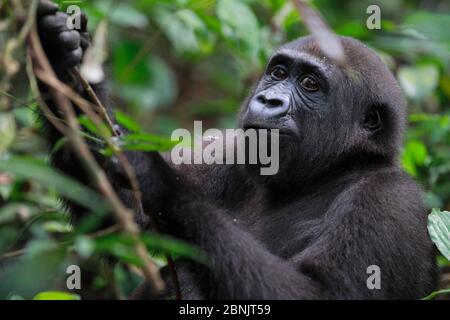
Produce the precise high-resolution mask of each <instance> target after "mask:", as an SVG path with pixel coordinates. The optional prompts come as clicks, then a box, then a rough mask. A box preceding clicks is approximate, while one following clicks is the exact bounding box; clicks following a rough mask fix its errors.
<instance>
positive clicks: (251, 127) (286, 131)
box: [243, 124, 292, 136]
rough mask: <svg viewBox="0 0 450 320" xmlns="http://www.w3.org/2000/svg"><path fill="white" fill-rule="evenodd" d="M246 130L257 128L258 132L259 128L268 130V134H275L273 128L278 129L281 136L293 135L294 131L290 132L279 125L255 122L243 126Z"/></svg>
mask: <svg viewBox="0 0 450 320" xmlns="http://www.w3.org/2000/svg"><path fill="white" fill-rule="evenodd" d="M243 129H244V131H247V130H251V129H253V130H256V131H257V132H258V130H267V133H268V134H273V133H274V132H273V131H272V130H278V134H279V135H280V136H292V132H289V131H288V130H286V129H280V128H277V127H269V126H262V125H254V124H246V125H244V126H243Z"/></svg>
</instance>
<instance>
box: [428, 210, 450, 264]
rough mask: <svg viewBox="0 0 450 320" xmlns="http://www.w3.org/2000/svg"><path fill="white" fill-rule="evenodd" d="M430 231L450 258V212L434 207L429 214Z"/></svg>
mask: <svg viewBox="0 0 450 320" xmlns="http://www.w3.org/2000/svg"><path fill="white" fill-rule="evenodd" d="M428 233H429V234H430V237H431V240H433V242H434V243H435V244H436V247H437V248H438V249H439V251H440V252H441V253H442V255H443V256H444V257H446V258H447V259H448V260H450V212H448V211H440V210H438V209H433V210H432V212H431V214H430V215H428Z"/></svg>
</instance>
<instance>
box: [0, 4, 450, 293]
mask: <svg viewBox="0 0 450 320" xmlns="http://www.w3.org/2000/svg"><path fill="white" fill-rule="evenodd" d="M59 2H63V1H59ZM24 3H28V2H27V1H25V2H24ZM311 3H312V5H313V6H314V7H316V8H317V9H318V10H320V12H321V13H322V15H323V16H324V17H325V19H326V20H327V21H328V23H329V24H330V26H331V28H332V29H333V30H334V31H336V32H337V33H338V34H341V35H347V36H352V37H355V38H358V39H360V40H362V41H364V42H365V43H367V44H368V45H369V46H371V47H372V48H374V49H375V50H377V52H378V53H379V54H380V56H381V57H382V58H383V60H384V61H385V62H386V63H387V65H388V66H389V68H390V69H391V70H392V72H393V73H394V74H395V75H396V76H397V78H398V80H399V83H400V85H401V86H402V88H403V90H404V92H405V95H406V97H407V99H408V102H409V124H410V125H409V129H408V131H407V134H406V141H405V145H404V150H403V153H402V163H403V165H404V167H405V169H406V170H407V171H408V172H409V173H410V174H411V175H413V176H414V177H415V178H416V179H417V180H418V181H419V182H420V183H421V184H422V185H423V187H424V189H425V191H426V203H427V206H428V207H429V208H430V211H431V208H433V207H438V208H442V209H443V210H444V209H446V210H450V147H449V146H450V104H449V102H450V33H449V30H450V13H449V12H450V3H449V2H448V1H441V0H429V1H426V0H384V1H375V0H370V1H366V0H362V1H360V0H354V1H336V0H313V1H311ZM371 4H377V5H379V6H380V8H381V14H382V29H381V30H368V29H367V28H366V19H367V17H368V15H367V14H366V8H367V7H368V6H369V5H371ZM62 6H64V5H63V4H62ZM81 7H82V9H83V10H84V11H85V12H86V13H87V15H88V17H89V19H90V29H91V30H92V31H93V30H95V28H96V26H97V25H98V24H99V22H100V21H106V22H107V23H108V44H109V45H108V46H109V47H108V52H109V57H108V61H107V70H108V73H109V74H111V85H112V95H113V98H114V99H115V100H116V101H117V102H118V114H117V116H118V120H119V121H120V123H121V124H123V125H124V126H126V127H127V128H128V129H129V130H130V131H131V132H132V133H133V135H131V137H129V138H128V140H126V141H125V146H128V147H129V148H130V149H132V148H134V149H137V150H147V151H151V150H161V149H167V148H170V144H168V143H167V140H165V139H163V138H161V139H158V138H155V136H154V135H153V134H158V135H161V136H167V135H169V134H170V133H171V132H172V131H173V130H174V129H176V128H180V127H186V128H191V126H192V124H193V120H194V119H195V120H203V121H204V123H206V124H207V125H208V126H210V127H233V126H234V124H235V114H236V111H237V110H238V109H239V106H240V103H241V101H242V100H243V99H244V98H245V97H246V95H247V94H248V92H249V90H250V85H251V84H252V83H253V81H255V80H256V79H258V77H259V75H260V74H261V72H262V68H263V67H264V65H265V62H266V61H267V59H268V57H269V56H270V54H271V52H272V51H273V50H274V48H276V47H277V46H278V45H280V44H281V43H283V42H286V41H289V40H293V39H295V38H297V37H299V36H302V35H306V34H307V31H306V29H305V27H304V25H303V24H302V21H301V18H300V17H299V15H298V13H297V12H296V11H295V9H294V7H293V5H292V4H291V2H290V1H286V0H216V1H215V0H165V1H164V0H159V1H156V0H135V1H110V0H93V1H82V2H81ZM23 15H24V12H19V11H18V10H15V8H14V7H13V3H12V2H10V1H2V2H1V4H0V160H1V162H0V282H1V283H2V285H1V286H0V298H9V299H21V298H27V299H30V298H33V297H35V299H78V298H79V296H80V297H81V298H83V299H87V298H99V297H101V298H124V297H127V296H128V295H129V294H130V292H131V291H132V290H133V289H134V288H135V287H136V286H137V285H138V284H139V283H140V282H142V279H141V277H140V275H139V274H138V273H137V272H136V271H135V268H133V267H130V265H139V264H140V261H139V259H138V258H137V257H136V256H134V255H132V254H131V253H130V252H132V250H131V247H130V246H131V245H132V241H131V240H130V239H124V238H123V236H121V235H120V234H117V233H116V232H114V230H112V231H111V230H109V231H110V232H108V230H106V234H99V233H95V232H94V230H96V226H97V225H98V224H99V223H100V222H101V220H102V219H103V218H104V212H105V210H106V209H107V206H106V204H105V203H104V201H103V200H102V199H101V197H100V196H99V195H98V194H97V193H95V192H93V191H91V190H88V189H85V188H84V187H83V186H80V185H79V184H78V183H77V182H74V181H72V180H70V179H69V178H67V177H64V176H62V175H61V174H60V173H58V172H56V171H55V170H54V169H52V168H51V167H49V165H48V164H46V160H47V158H48V156H47V154H46V152H45V141H43V139H42V137H41V136H40V135H39V134H38V130H37V126H38V124H37V123H36V122H35V121H34V118H35V117H34V116H35V115H34V113H35V111H36V108H37V107H36V100H35V99H34V97H33V96H32V94H31V92H30V89H29V85H28V80H27V77H26V73H25V58H24V56H25V55H24V53H25V50H24V46H23V45H21V46H19V47H18V48H14V49H15V50H14V51H12V50H11V48H12V47H14V46H13V42H14V41H15V40H16V39H17V37H18V32H19V30H20V28H21V27H22V25H21V23H20V19H19V18H20V17H23ZM83 125H84V126H85V127H87V128H89V123H88V122H87V121H85V122H83ZM91 129H92V130H94V131H95V127H93V128H92V126H91ZM92 130H91V131H92ZM145 132H147V133H145ZM148 133H152V135H150V134H148ZM61 143H64V141H62V142H61ZM105 152H107V150H105ZM58 194H61V195H65V196H68V197H70V198H71V199H72V200H74V201H76V202H78V203H80V204H84V205H88V206H89V207H90V208H92V215H91V216H90V217H89V218H87V219H86V220H85V221H82V223H81V224H80V226H77V227H76V228H75V229H74V228H73V227H72V225H71V224H70V218H69V217H68V216H67V214H66V213H65V209H64V208H63V207H62V206H61V205H60V203H59V201H58V200H57V196H58ZM447 220H448V219H447ZM447 222H448V221H447ZM447 227H448V224H447ZM447 236H448V234H447ZM146 237H147V238H146V239H143V241H144V243H145V244H146V245H147V246H148V248H149V250H152V252H154V253H155V255H154V256H155V260H156V261H158V263H160V264H164V263H165V261H164V259H163V258H162V256H161V255H160V253H161V252H170V253H172V254H174V255H176V256H187V257H191V258H196V257H197V258H198V257H199V256H201V255H199V253H198V251H196V250H195V249H193V248H191V247H189V246H187V245H186V244H184V243H182V242H179V241H176V240H174V239H170V238H162V237H160V236H157V235H151V234H150V235H147V236H146ZM443 237H444V240H445V234H444V235H443ZM447 244H448V238H447ZM447 249H448V247H447ZM108 256H114V257H117V258H118V259H119V261H121V262H122V263H118V264H116V265H115V266H113V267H110V266H109V265H108V264H106V263H105V260H104V259H103V258H99V257H108ZM439 261H440V262H441V264H442V265H446V264H447V265H448V261H447V260H446V259H445V258H443V257H441V258H440V260H439ZM70 264H79V265H83V270H89V268H91V269H92V270H94V271H93V272H92V274H91V273H89V272H88V273H87V274H86V275H85V274H83V289H82V290H81V291H76V294H77V295H72V294H68V293H64V292H54V291H53V290H61V291H66V290H65V286H64V285H65V279H66V277H67V275H66V273H65V270H66V267H67V266H68V265H70ZM39 292H42V293H40V294H38V293H39Z"/></svg>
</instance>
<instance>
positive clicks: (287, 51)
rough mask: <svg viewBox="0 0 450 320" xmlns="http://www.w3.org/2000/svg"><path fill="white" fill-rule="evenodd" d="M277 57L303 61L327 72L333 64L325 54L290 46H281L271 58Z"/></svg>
mask: <svg viewBox="0 0 450 320" xmlns="http://www.w3.org/2000/svg"><path fill="white" fill-rule="evenodd" d="M277 57H285V58H289V59H292V60H293V61H299V62H303V63H307V64H309V65H311V66H312V67H314V68H316V69H318V70H320V71H323V72H324V73H327V72H329V71H331V69H332V65H331V64H330V63H329V61H328V59H327V58H326V57H325V56H324V55H321V56H319V55H314V54H313V53H311V52H308V51H302V50H296V49H293V48H290V47H281V48H279V49H277V50H276V51H275V52H274V54H273V55H272V57H271V58H270V60H271V61H272V60H273V59H275V58H277Z"/></svg>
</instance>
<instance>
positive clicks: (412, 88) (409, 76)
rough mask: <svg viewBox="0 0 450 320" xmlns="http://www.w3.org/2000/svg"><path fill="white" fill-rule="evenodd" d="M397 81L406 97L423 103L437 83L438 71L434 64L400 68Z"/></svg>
mask: <svg viewBox="0 0 450 320" xmlns="http://www.w3.org/2000/svg"><path fill="white" fill-rule="evenodd" d="M398 80H399V82H400V85H401V86H402V88H403V90H404V91H405V94H406V96H407V97H409V98H411V99H413V100H417V101H423V100H424V99H426V98H428V97H429V96H430V95H431V94H432V93H433V92H434V90H436V87H437V85H438V83H439V69H438V67H437V66H436V65H434V64H431V63H430V64H422V65H418V66H409V67H401V68H400V69H399V71H398Z"/></svg>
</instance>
